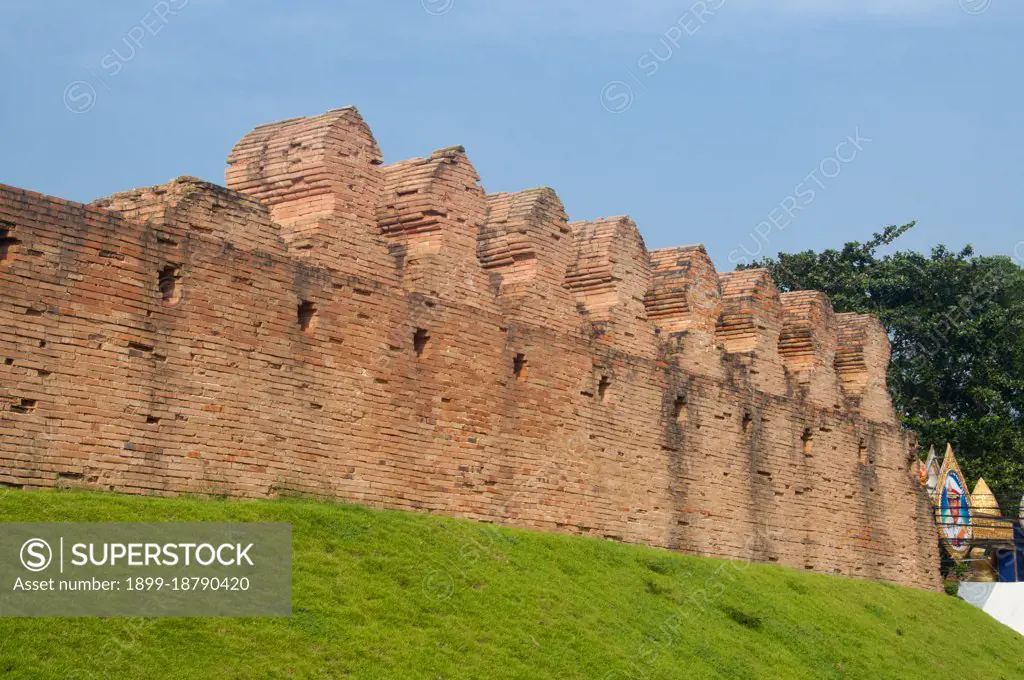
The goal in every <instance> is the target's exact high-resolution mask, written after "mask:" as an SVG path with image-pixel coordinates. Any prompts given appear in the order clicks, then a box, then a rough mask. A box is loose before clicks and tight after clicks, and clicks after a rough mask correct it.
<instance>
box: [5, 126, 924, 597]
mask: <svg viewBox="0 0 1024 680" xmlns="http://www.w3.org/2000/svg"><path fill="white" fill-rule="evenodd" d="M227 184H228V186H229V187H230V188H228V189H225V188H222V187H217V186H215V185H212V184H208V183H206V182H202V181H200V180H196V179H193V178H180V179H178V180H175V181H172V182H170V183H168V184H165V185H162V186H158V187H150V188H145V189H138V190H134V191H130V192H126V193H122V194H117V195H115V196H112V197H110V198H108V199H103V200H101V201H97V202H96V203H95V204H94V205H88V206H86V205H80V204H75V203H71V202H68V201H63V200H60V199H56V198H51V197H47V196H42V195H39V194H35V193H32V192H28V191H24V190H21V189H16V188H13V187H4V186H0V246H2V248H0V256H2V257H0V290H2V292H3V295H2V297H0V484H2V485H7V486H22V487H25V488H41V487H53V486H60V485H65V486H81V487H87V488H101V489H111V490H116V491H122V492H127V493H140V494H154V495H173V494H179V493H197V494H226V495H234V496H240V497H274V496H278V495H286V494H313V495H317V496H324V497H331V498H341V499H345V500H349V501H354V502H359V503H365V504H368V505H372V506H380V507H391V508H399V509H405V510H421V511H429V512H438V513H445V514H450V515H457V516H462V517H469V518H473V519H478V520H485V521H491V522H501V523H508V524H514V525H518V526H525V527H533V528H538V529H545V530H557V531H566V532H573V533H584V534H589V535H594V536H603V537H608V538H614V539H617V540H624V541H630V542H637V543H646V544H650V545H655V546H661V547H665V548H670V549H675V550H683V551H687V552H692V553H696V554H703V555H714V556H719V557H728V558H737V559H743V558H752V559H757V560H764V561H771V562H778V563H780V564H786V565H789V566H793V567H796V568H799V569H814V570H817V571H822V572H830V573H841V574H848V575H853V576H862V577H869V578H877V579H884V580H888V581H893V582H897V583H904V584H908V585H915V586H919V587H926V588H935V587H937V586H938V584H939V576H938V553H937V549H938V547H937V542H936V540H935V536H936V533H935V528H934V524H933V519H932V511H931V507H930V505H929V503H928V500H927V498H926V497H925V495H924V493H923V492H922V491H921V490H920V487H919V486H918V484H917V482H916V481H915V480H914V479H912V478H911V476H910V475H909V474H908V466H909V461H910V456H911V454H912V447H913V442H912V441H911V439H910V438H909V436H908V435H907V434H906V433H905V432H903V431H902V430H901V429H900V427H899V425H898V423H897V421H896V419H895V417H894V415H893V413H892V408H891V405H890V403H889V401H888V394H887V391H886V388H885V368H886V363H887V361H888V352H889V347H888V341H887V338H886V337H885V332H884V329H883V328H882V327H881V325H880V324H879V323H878V322H877V320H875V319H874V318H873V317H866V316H861V315H844V314H840V315H834V314H832V311H831V307H830V306H829V304H828V300H827V299H826V298H825V297H824V296H823V295H821V294H818V293H799V294H785V295H783V296H781V297H780V296H779V294H778V292H777V291H776V290H775V286H774V284H773V283H772V281H771V278H770V277H769V276H768V275H767V273H765V272H759V271H750V272H737V273H730V274H723V275H721V276H719V275H718V274H717V273H716V272H715V270H714V266H713V265H712V264H711V260H710V258H708V257H707V254H706V253H705V252H704V251H703V249H702V248H700V247H693V246H691V247H686V248H672V249H664V250H658V251H654V252H652V253H648V251H647V250H646V248H645V247H644V244H643V239H642V238H641V237H640V234H639V232H638V231H637V229H636V225H634V224H633V223H632V222H631V221H630V220H629V219H628V218H624V217H623V218H609V219H604V220H597V221H594V222H586V223H574V224H571V225H570V224H569V222H568V220H567V218H566V216H565V211H564V208H563V207H562V204H561V202H560V201H559V200H558V197H557V196H556V195H555V194H554V192H553V191H551V190H550V189H533V190H528V191H524V192H519V193H505V194H501V193H499V194H490V195H487V194H485V192H484V190H483V188H482V187H480V185H479V180H478V177H477V175H476V172H475V171H474V170H473V168H472V165H471V164H470V162H469V160H468V159H467V158H466V156H465V153H464V152H463V151H462V150H461V149H460V148H458V147H456V148H449V149H443V150H441V151H437V152H434V153H433V154H431V155H430V156H429V157H426V158H419V159H412V160H409V161H403V162H400V163H395V164H392V165H387V166H382V165H381V157H380V152H379V150H378V148H377V144H376V142H375V141H374V140H373V136H372V134H371V133H370V131H369V128H368V127H367V126H366V125H365V123H364V122H363V121H362V119H361V118H360V117H359V114H358V113H357V112H356V111H355V110H354V109H351V108H349V109H339V110H336V111H331V112H328V113H326V114H323V115H322V116H316V117H312V118H306V119H295V120H292V121H285V122H281V123H274V124H271V125H267V126H261V127H259V128H257V129H256V130H254V131H253V132H252V133H250V134H249V135H247V136H246V137H245V138H244V139H243V140H242V141H241V142H239V144H238V145H237V146H236V147H235V149H234V150H233V151H232V153H231V158H230V159H229V168H228V171H227Z"/></svg>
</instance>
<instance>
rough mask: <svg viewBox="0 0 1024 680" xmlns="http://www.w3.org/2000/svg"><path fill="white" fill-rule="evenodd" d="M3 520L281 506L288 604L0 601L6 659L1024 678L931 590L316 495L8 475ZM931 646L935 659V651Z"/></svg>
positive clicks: (134, 665)
mask: <svg viewBox="0 0 1024 680" xmlns="http://www.w3.org/2000/svg"><path fill="white" fill-rule="evenodd" d="M0 521H8V522H10V521H285V522H292V524H293V542H294V586H293V588H294V590H293V605H294V614H293V616H292V617H291V618H287V619H285V618H282V619H145V620H144V619H103V620H101V619H0V678H67V677H71V678H75V679H76V680H87V679H91V678H106V677H110V678H189V679H190V680H195V679H198V678H246V679H249V678H324V679H326V678H402V679H408V678H429V679H430V680H437V679H439V678H531V679H534V678H598V679H607V680H611V679H613V678H614V679H616V680H621V679H625V678H738V679H739V678H742V679H743V680H748V679H750V678H785V679H786V680H793V679H797V678H808V679H811V678H813V679H814V680H822V679H825V678H872V679H874V678H952V677H960V671H961V670H964V669H969V675H970V676H971V677H976V678H985V679H986V680H1000V679H1003V680H1011V679H1015V678H1021V677H1024V641H1022V639H1021V637H1020V636H1018V635H1017V634H1015V633H1014V632H1013V631H1011V630H1010V629H1009V628H1006V627H1004V626H1002V625H1000V624H999V623H997V622H996V621H994V620H992V619H991V618H989V617H988V616H987V615H985V614H984V613H982V612H981V611H979V610H977V609H975V608H973V607H971V606H969V605H967V604H965V603H963V602H960V601H958V600H956V599H954V598H951V597H948V596H945V595H940V594H936V593H927V592H921V591H917V590H912V589H906V588H898V587H894V586H889V585H884V584H879V583H870V582H865V581H856V580H849V579H843V578H835V577H829V576H821V575H816V574H808V573H803V572H797V571H793V570H789V569H784V568H779V567H773V566H766V565H756V564H755V565H747V564H743V563H737V562H722V561H718V560H711V559H702V558H695V557H688V556H685V555H678V554H672V553H668V552H664V551H659V550H653V549H647V548H643V547H638V546H629V545H620V544H616V543H613V542H608V541H600V540H592V539H586V538H577V537H570V536H561V535H552V534H543V533H534V532H526V531H517V530H511V529H504V528H502V529H497V528H494V527H491V526H488V525H483V524H477V523H473V522H468V521H461V520H453V519H447V518H442V517H435V516H427V515H417V514H407V513H399V512H381V511H376V510H368V509H365V508H360V507H355V506H347V505H335V504H326V503H320V502H313V501H267V502H237V501H211V500H197V499H171V500H168V499H154V498H136V497H125V496H114V495H105V494H86V493H67V492H52V493H22V492H10V493H8V494H7V495H6V496H5V497H3V498H2V499H0ZM944 660H945V661H944Z"/></svg>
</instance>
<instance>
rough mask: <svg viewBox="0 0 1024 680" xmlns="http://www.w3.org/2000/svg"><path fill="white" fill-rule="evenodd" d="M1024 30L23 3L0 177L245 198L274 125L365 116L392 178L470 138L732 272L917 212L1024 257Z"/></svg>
mask: <svg viewBox="0 0 1024 680" xmlns="http://www.w3.org/2000/svg"><path fill="white" fill-rule="evenodd" d="M1022 36H1024V7H1022V6H1021V3H1019V2H1015V1H1013V0H962V2H961V0H887V1H883V0H816V1H814V0H774V1H769V0H704V1H703V2H701V1H698V2H696V3H694V2H693V1H692V0H681V1H668V0H648V1H647V2H642V1H640V0H636V1H634V2H612V1H611V0H516V1H511V2H505V1H503V0H401V1H378V2H343V1H342V2H339V1H332V2H326V1H324V2H293V3H281V2H269V1H254V2H246V3H242V2H234V3H231V2H227V1H225V0H165V1H164V2H157V1H156V0H139V1H131V2H123V1H120V0H118V1H111V2H106V3H81V2H64V1H61V0H58V1H55V2H46V3H42V2H38V1H37V0H6V2H5V3H4V4H3V6H2V7H0V60H2V61H3V64H4V70H3V72H4V75H5V76H6V78H5V80H6V83H5V84H6V87H5V88H4V94H3V96H2V97H0V130H2V134H0V182H3V183H6V184H13V185H15V186H21V187H25V188H29V189H33V190H36V191H41V192H44V193H48V194H54V195H58V196H62V197H65V198H70V199H73V200H77V201H89V200H92V199H94V198H97V197H100V196H105V195H108V194H111V193H113V192H115V191H122V190H125V189H129V188H133V187H137V186H146V185H150V184H158V183H161V182H165V181H167V180H169V179H171V178H173V177H176V176H178V175H196V176H199V177H203V178H205V179H208V180H211V181H215V182H217V183H223V170H224V161H225V159H226V158H227V155H228V152H229V151H230V149H231V147H232V145H233V144H234V143H235V142H236V141H237V140H238V139H239V138H240V137H242V135H244V134H245V133H246V132H247V131H249V130H250V129H251V128H252V127H254V126H255V125H258V124H260V123H264V122H269V121H272V120H276V119H280V118H287V117H293V116H301V115H312V114H316V113H320V112H322V111H325V110H327V109H329V108H335V107H338V106H343V105H346V104H355V105H356V106H358V107H359V109H360V111H361V112H362V114H363V116H364V117H365V118H366V120H367V121H368V122H369V124H370V126H371V127H372V128H373V130H374V133H375V135H376V136H377V140H378V142H379V143H380V146H381V149H382V151H383V153H384V157H385V162H394V161H397V160H401V159H403V158H408V157H411V156H420V155H424V154H427V153H429V152H430V151H431V150H433V149H437V148H441V147H445V146H450V145H453V144H462V145H464V146H465V147H466V149H467V152H468V153H469V157H470V159H471V160H472V161H473V163H474V165H475V166H476V168H477V170H478V171H479V173H480V175H481V177H482V181H483V184H484V186H485V187H486V189H487V190H488V191H515V190H519V189H524V188H529V187H535V186H543V185H546V186H551V187H553V188H554V189H555V190H556V191H557V192H558V194H559V196H560V197H561V198H562V201H563V202H564V203H565V205H566V209H567V210H568V212H569V214H570V216H571V217H572V218H573V219H590V218H595V217H600V216H606V215H615V214H629V215H630V216H632V217H633V219H635V220H636V222H637V224H638V225H639V227H640V230H641V232H642V233H643V235H644V238H645V240H646V242H647V245H648V247H650V248H657V247H664V246H671V245H682V244H689V243H704V244H705V245H706V246H707V248H708V251H709V252H710V254H711V256H712V258H713V259H714V260H715V262H716V264H717V266H718V268H719V269H720V270H725V269H732V268H733V266H734V264H735V263H736V262H739V261H743V260H744V259H749V257H750V256H754V255H758V254H765V255H772V254H775V253H776V252H778V251H780V250H781V251H786V252H789V251H795V250H804V249H808V248H813V249H822V248H826V247H833V246H839V245H841V244H842V243H844V242H845V241H847V240H864V239H866V238H868V237H869V236H870V234H871V232H873V231H875V230H878V229H879V228H881V227H882V226H884V225H886V224H891V223H903V222H906V221H909V220H913V219H917V220H919V226H918V227H917V229H915V230H914V231H912V232H911V233H909V234H907V235H906V236H905V237H903V239H901V241H900V245H901V246H902V247H904V248H913V249H918V250H927V249H929V248H930V247H931V246H933V245H934V244H936V243H939V242H943V243H946V244H947V245H949V246H951V247H960V246H963V245H964V244H966V243H972V244H974V245H975V247H976V248H977V250H978V251H979V252H982V253H985V254H1007V255H1013V254H1014V251H1015V249H1016V253H1017V254H1018V256H1019V257H1022V258H1024V245H1019V244H1021V242H1022V241H1024V222H1022V216H1021V214H1022V210H1021V208H1022V198H1021V196H1022V186H1024V169H1022V159H1024V141H1022V121H1024V116H1022V110H1024V93H1022V87H1021V83H1022V82H1024V80H1022V76H1021V70H1022V67H1024V39H1022ZM844 141H845V144H844ZM808 192H812V193H808ZM1018 261H1021V260H1018Z"/></svg>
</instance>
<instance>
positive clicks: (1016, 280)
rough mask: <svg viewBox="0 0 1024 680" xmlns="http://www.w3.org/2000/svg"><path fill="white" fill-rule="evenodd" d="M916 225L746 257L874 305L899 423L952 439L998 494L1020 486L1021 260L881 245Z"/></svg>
mask: <svg viewBox="0 0 1024 680" xmlns="http://www.w3.org/2000/svg"><path fill="white" fill-rule="evenodd" d="M913 227H914V223H910V224H905V225H902V226H895V225H894V226H890V227H887V228H886V229H885V230H883V231H882V232H881V233H876V234H874V236H873V238H872V239H871V240H869V241H868V242H866V243H859V242H851V243H847V244H846V245H845V246H843V248H842V250H834V249H830V250H825V251H823V252H820V253H818V252H814V251H806V252H802V253H793V254H785V253H780V254H779V256H778V257H777V258H765V259H763V260H761V261H759V262H755V263H753V264H750V265H746V266H745V267H746V268H749V267H765V268H767V269H768V270H770V271H771V273H772V275H773V276H774V278H775V281H776V283H777V285H778V286H779V289H780V290H781V291H789V290H804V289H815V290H822V291H825V292H826V293H828V295H829V297H830V298H831V300H832V304H833V306H834V307H835V309H836V311H837V312H871V313H873V314H876V315H878V317H879V318H880V319H881V321H882V323H883V324H885V327H886V329H887V330H888V332H889V339H890V341H891V342H892V350H893V353H892V363H891V365H890V367H889V376H888V378H889V390H890V391H891V392H892V396H893V403H894V405H895V406H896V409H897V411H898V413H899V415H900V417H901V419H902V422H903V424H904V425H905V426H906V427H908V428H910V429H911V430H913V431H915V432H916V433H917V434H918V437H919V439H920V441H921V443H922V444H923V445H924V447H925V448H926V447H927V446H928V445H929V444H934V445H935V446H936V449H937V450H939V451H940V454H941V447H944V446H945V443H946V442H947V441H949V442H950V443H951V444H953V447H954V449H955V450H956V452H957V458H958V459H959V460H960V461H961V465H962V467H963V468H964V474H966V475H967V477H968V479H969V480H971V482H973V481H974V480H976V479H977V478H978V477H981V476H983V477H985V480H986V481H987V482H988V483H989V485H990V486H991V487H992V489H993V491H995V493H996V494H997V495H998V496H1000V500H1001V502H1004V499H1007V500H1009V499H1010V498H1011V497H1012V496H1013V495H1014V494H1017V493H1019V491H1020V490H1021V489H1022V488H1024V269H1022V268H1021V267H1020V266H1018V265H1017V264H1016V263H1015V262H1013V260H1012V259H1011V258H1009V257H1002V256H995V257H990V256H979V255H976V254H975V253H974V251H973V249H972V248H971V247H970V246H968V247H967V248H964V249H963V250H961V251H959V252H954V251H951V250H949V249H947V248H946V247H945V246H942V245H940V246H937V247H935V248H934V249H932V252H931V254H930V255H924V254H922V253H917V252H912V251H898V252H895V253H891V254H888V255H880V254H879V251H880V250H882V249H883V248H885V247H886V246H889V245H891V244H892V243H893V242H894V241H895V240H896V239H897V238H899V236H901V235H902V234H904V233H905V232H906V231H908V230H909V229H912V228H913ZM745 267H744V266H741V267H740V268H745ZM1013 505H1014V506H1015V505H1016V500H1014V501H1013ZM1004 510H1009V508H1004Z"/></svg>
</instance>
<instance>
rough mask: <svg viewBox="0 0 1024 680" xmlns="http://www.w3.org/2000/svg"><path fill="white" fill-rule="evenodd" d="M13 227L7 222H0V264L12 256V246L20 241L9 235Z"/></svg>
mask: <svg viewBox="0 0 1024 680" xmlns="http://www.w3.org/2000/svg"><path fill="white" fill-rule="evenodd" d="M13 229H14V227H13V225H11V224H10V223H9V222H2V223H0V264H2V263H4V262H7V260H9V259H11V258H12V257H14V248H15V246H17V245H18V244H19V243H21V241H19V240H18V239H16V238H14V237H13V236H11V232H12V231H13Z"/></svg>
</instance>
